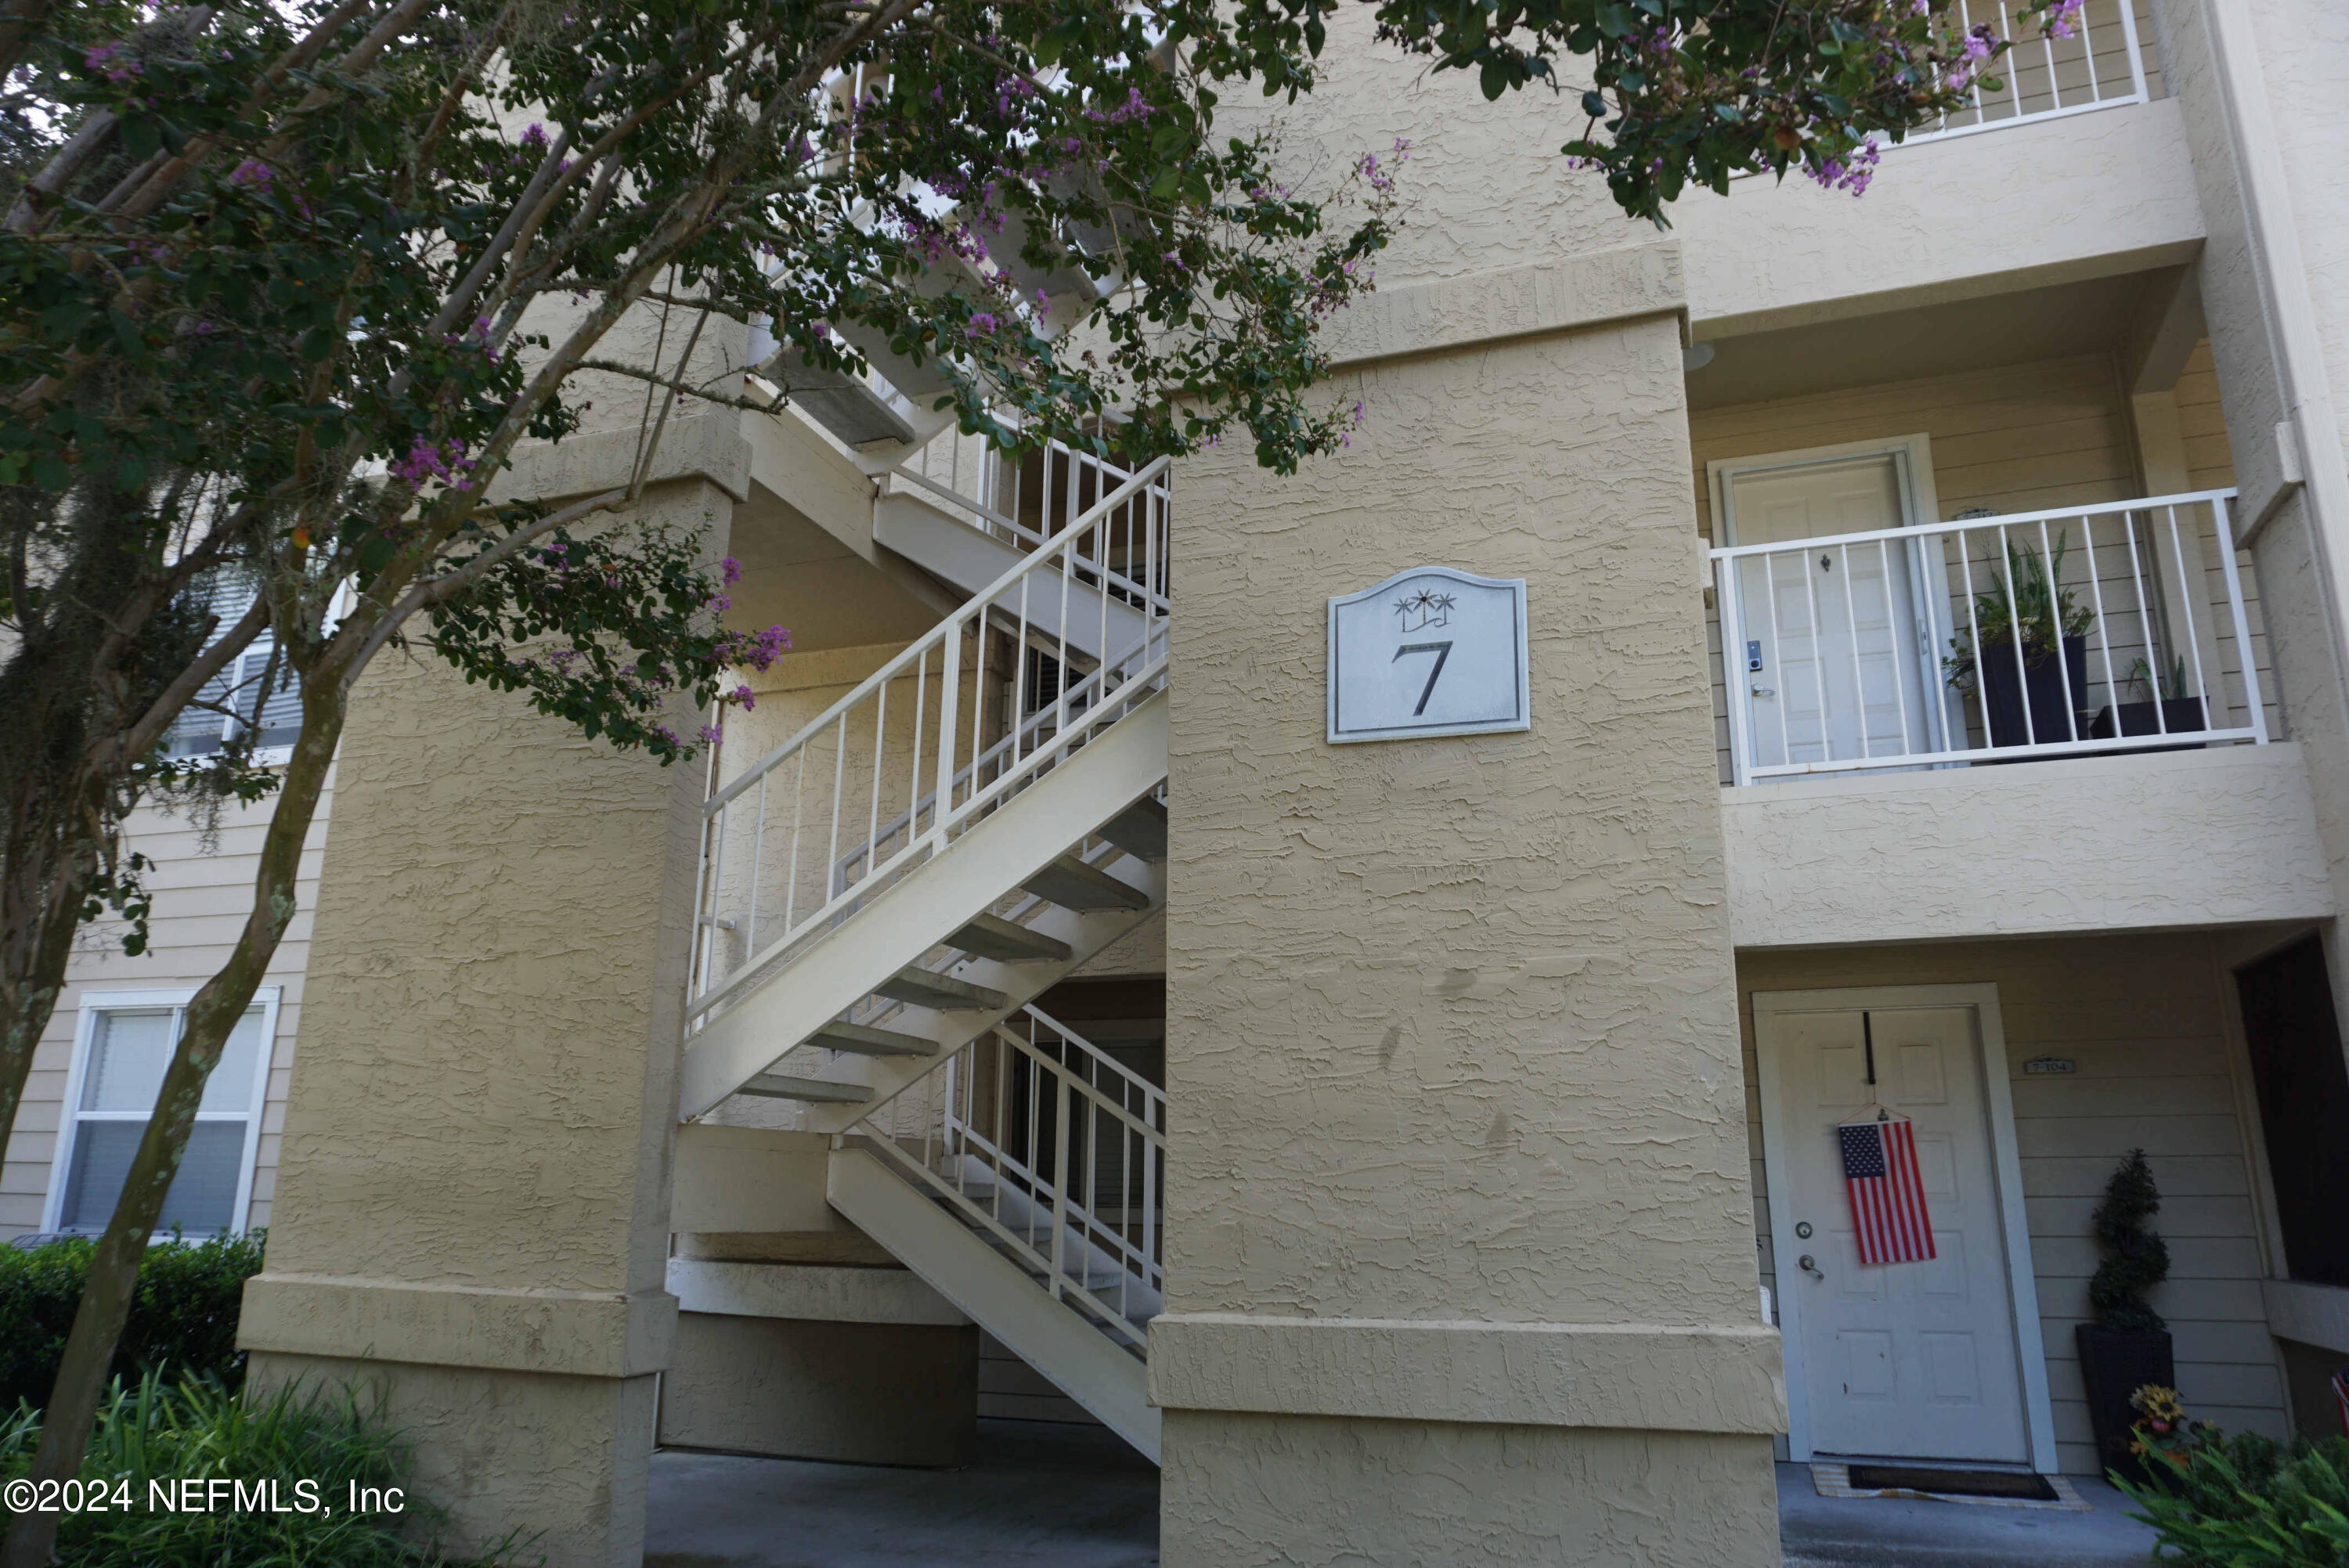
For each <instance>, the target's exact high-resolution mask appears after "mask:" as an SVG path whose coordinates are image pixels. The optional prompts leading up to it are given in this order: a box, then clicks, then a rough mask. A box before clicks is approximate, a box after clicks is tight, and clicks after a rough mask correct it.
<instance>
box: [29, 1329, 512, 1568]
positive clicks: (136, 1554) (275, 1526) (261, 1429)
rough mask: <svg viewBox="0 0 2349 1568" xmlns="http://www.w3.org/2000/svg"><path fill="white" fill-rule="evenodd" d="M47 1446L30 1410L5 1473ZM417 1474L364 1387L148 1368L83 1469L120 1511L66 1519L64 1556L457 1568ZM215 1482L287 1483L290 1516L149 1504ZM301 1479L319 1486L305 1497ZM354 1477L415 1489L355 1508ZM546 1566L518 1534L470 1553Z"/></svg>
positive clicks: (137, 1567)
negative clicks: (154, 1490) (159, 1491)
mask: <svg viewBox="0 0 2349 1568" xmlns="http://www.w3.org/2000/svg"><path fill="white" fill-rule="evenodd" d="M39 1443H40V1418H39V1417H38V1416H37V1415H36V1414H35V1413H34V1412H33V1411H32V1410H30V1409H27V1408H24V1407H21V1406H20V1407H18V1408H17V1411H16V1416H15V1417H14V1418H10V1419H0V1481H5V1480H13V1479H15V1478H16V1477H19V1476H22V1475H25V1474H26V1472H27V1470H29V1469H30V1467H31V1465H32V1460H33V1454H34V1450H35V1449H36V1448H37V1447H38V1446H39ZM408 1469H409V1452H408V1447H407V1445H406V1444H405V1443H404V1442H402V1441H401V1440H400V1438H399V1434H398V1432H396V1431H394V1430H392V1429H390V1428H389V1427H388V1426H387V1425H386V1424H385V1423H384V1420H383V1412H382V1409H381V1407H380V1404H379V1403H378V1402H377V1401H373V1400H370V1399H368V1398H365V1397H363V1396H362V1395H361V1394H359V1393H358V1392H357V1390H356V1389H355V1388H343V1389H340V1390H335V1391H318V1390H304V1391H300V1392H297V1391H296V1390H295V1388H294V1387H285V1388H281V1389H279V1390H278V1391H277V1393H276V1394H274V1396H272V1397H271V1398H267V1399H265V1400H260V1401H254V1399H253V1398H251V1397H250V1396H249V1395H248V1394H247V1393H244V1392H236V1393H232V1392H230V1391H229V1390H228V1389H226V1388H223V1387H221V1386H220V1384H219V1383H218V1382H217V1381H215V1380H213V1379H212V1378H210V1377H184V1378H181V1379H179V1380H177V1381H176V1382H172V1383H166V1382H165V1381H164V1380H163V1379H162V1378H161V1377H158V1376H156V1375H155V1374H153V1373H150V1374H149V1375H148V1376H146V1377H143V1378H141V1379H140V1381H139V1382H138V1383H137V1384H135V1385H133V1386H131V1387H125V1386H123V1385H122V1384H120V1383H117V1384H116V1385H115V1386H114V1388H113V1390H112V1392H111V1394H110V1395H109V1398H107V1401H106V1403H105V1405H104V1406H102V1407H101V1408H100V1409H99V1410H98V1425H97V1428H96V1429H95V1430H93V1431H92V1432H91V1434H90V1439H89V1450H88V1457H87V1458H86V1459H85V1460H83V1463H82V1477H83V1479H84V1480H85V1481H99V1482H102V1483H103V1484H104V1486H105V1487H106V1489H107V1491H108V1498H107V1501H108V1504H109V1506H108V1507H107V1508H105V1509H104V1510H96V1509H90V1508H85V1509H84V1510H83V1511H80V1512H77V1513H72V1514H68V1515H67V1518H66V1521H65V1523H64V1526H63V1528H62V1529H61V1531H60V1532H59V1534H58V1538H57V1548H58V1554H59V1557H60V1558H61V1560H62V1561H64V1562H66V1563H72V1564H74V1568H453V1565H452V1564H451V1563H450V1560H449V1559H447V1558H446V1557H444V1556H443V1555H442V1554H441V1553H440V1550H439V1549H438V1548H437V1547H436V1546H435V1545H434V1544H433V1538H434V1536H435V1535H436V1533H437V1532H438V1529H439V1527H440V1523H441V1516H440V1511H438V1510H437V1509H435V1508H434V1507H432V1505H431V1504H430V1503H429V1501H427V1500H425V1499H422V1498H419V1497H418V1496H416V1495H415V1493H414V1492H413V1491H409V1490H408V1489H407V1482H408ZM215 1479H218V1480H229V1481H244V1482H246V1483H248V1484H249V1485H250V1484H252V1483H256V1482H269V1481H274V1482H276V1483H277V1491H276V1492H275V1493H274V1495H273V1497H272V1499H271V1501H274V1502H275V1503H276V1504H277V1506H278V1511H270V1510H268V1509H267V1508H266V1507H265V1506H264V1507H262V1508H244V1509H239V1508H236V1507H223V1508H222V1509H221V1510H219V1511H209V1512H187V1513H182V1512H179V1511H173V1510H170V1509H164V1508H158V1507H154V1506H151V1503H152V1501H153V1499H152V1495H151V1494H150V1491H149V1490H148V1482H149V1481H150V1480H161V1481H167V1482H171V1483H180V1484H183V1483H186V1482H189V1481H197V1482H202V1481H208V1480H215ZM297 1480H302V1481H307V1482H309V1483H311V1490H310V1491H309V1492H308V1493H307V1494H305V1493H304V1492H302V1491H299V1490H297V1489H296V1487H295V1482H296V1481H297ZM354 1485H356V1486H358V1487H361V1488H365V1487H375V1488H379V1489H380V1488H390V1487H399V1488H401V1489H403V1493H404V1495H403V1496H402V1497H401V1498H400V1500H399V1508H398V1511H388V1510H379V1509H373V1508H367V1507H364V1506H363V1507H361V1508H360V1509H359V1510H357V1511H353V1510H352V1509H350V1508H349V1507H348V1506H347V1501H348V1500H349V1498H350V1496H351V1488H352V1487H353V1486H354ZM232 1501H233V1499H232ZM125 1505H127V1506H125ZM518 1533H519V1532H517V1534H518ZM541 1561H542V1559H540V1558H539V1557H538V1556H537V1554H536V1553H534V1552H533V1551H532V1550H531V1547H530V1543H529V1542H523V1541H519V1540H517V1539H516V1538H514V1537H509V1538H508V1539H507V1540H504V1541H501V1542H495V1543H493V1544H492V1546H491V1548H490V1549H489V1551H488V1552H487V1553H484V1554H483V1555H482V1556H481V1557H480V1558H478V1559H471V1560H469V1562H471V1563H474V1564H476V1565H477V1568H521V1564H523V1563H538V1562H541Z"/></svg>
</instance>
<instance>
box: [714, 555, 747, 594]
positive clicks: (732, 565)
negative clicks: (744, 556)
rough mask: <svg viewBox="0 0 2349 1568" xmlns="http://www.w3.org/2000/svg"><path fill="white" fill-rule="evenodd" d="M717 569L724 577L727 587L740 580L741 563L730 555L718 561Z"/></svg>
mask: <svg viewBox="0 0 2349 1568" xmlns="http://www.w3.org/2000/svg"><path fill="white" fill-rule="evenodd" d="M718 571H719V575H721V576H722V577H724V578H725V579H726V586H728V587H729V588H731V587H733V586H734V584H736V583H740V581H742V563H741V562H739V561H737V560H735V559H734V558H733V557H732V556H728V557H727V558H726V559H725V560H723V561H721V562H719V563H718Z"/></svg>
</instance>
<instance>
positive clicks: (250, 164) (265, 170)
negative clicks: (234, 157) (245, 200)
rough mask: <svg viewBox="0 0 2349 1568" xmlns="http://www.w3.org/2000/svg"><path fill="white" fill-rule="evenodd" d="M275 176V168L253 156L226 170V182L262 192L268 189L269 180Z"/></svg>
mask: <svg viewBox="0 0 2349 1568" xmlns="http://www.w3.org/2000/svg"><path fill="white" fill-rule="evenodd" d="M276 178H277V171H276V170H274V169H272V168H270V167H269V165H267V164H266V163H264V162H262V161H261V160H258V159H254V158H248V159H246V160H244V161H243V162H242V163H240V164H238V165H237V166H236V167H235V168H233V169H232V170H229V171H228V182H229V183H230V184H232V185H243V186H245V187H246V188H248V189H250V190H255V191H262V192H264V194H265V193H266V192H267V191H268V190H269V182H270V181H272V180H274V179H276Z"/></svg>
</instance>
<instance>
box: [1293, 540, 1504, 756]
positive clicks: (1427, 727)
mask: <svg viewBox="0 0 2349 1568" xmlns="http://www.w3.org/2000/svg"><path fill="white" fill-rule="evenodd" d="M1529 684H1530V683H1529V678H1528V665H1527V660H1526V584H1525V580H1524V579H1522V578H1494V577H1478V576H1475V575H1473V574H1472V573H1466V572H1460V571H1455V570H1454V569H1453V568H1452V567H1449V566H1423V567H1420V568H1418V569H1417V570H1415V571H1411V572H1402V573H1397V574H1396V575H1394V576H1392V577H1390V578H1388V579H1387V580H1386V581H1385V582H1383V583H1379V584H1378V585H1377V586H1376V587H1373V588H1365V589H1363V590H1362V591H1361V593H1349V594H1345V595H1342V596H1340V597H1339V598H1334V599H1332V600H1330V714H1329V717H1330V737H1329V738H1330V743H1331V744H1332V745H1343V744H1347V743H1350V742H1354V741H1363V740H1411V739H1423V738H1433V737H1436V736H1445V735H1483V734H1493V733H1506V732H1507V731H1512V730H1524V729H1530V728H1532V727H1533V720H1532V717H1531V714H1530V710H1529V707H1528V704H1527V691H1528V686H1529Z"/></svg>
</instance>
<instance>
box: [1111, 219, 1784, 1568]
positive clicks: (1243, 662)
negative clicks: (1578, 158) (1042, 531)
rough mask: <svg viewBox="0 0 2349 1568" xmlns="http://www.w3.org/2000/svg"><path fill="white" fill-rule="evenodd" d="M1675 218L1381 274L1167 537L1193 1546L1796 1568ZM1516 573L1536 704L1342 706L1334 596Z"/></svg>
mask: <svg viewBox="0 0 2349 1568" xmlns="http://www.w3.org/2000/svg"><path fill="white" fill-rule="evenodd" d="M1678 259H1679V253H1678V249H1677V247H1676V246H1674V245H1672V244H1671V243H1670V242H1664V243H1648V244H1642V245H1637V246H1633V247H1630V248H1628V249H1625V250H1620V251H1615V252H1610V253H1605V254H1600V255H1587V256H1582V257H1578V258H1575V259H1573V260H1572V261H1569V262H1568V263H1565V264H1563V265H1553V266H1547V267H1542V268H1535V269H1525V270H1520V271H1516V272H1513V273H1506V274H1486V275H1485V276H1482V277H1478V276H1470V277H1464V278H1459V279H1454V280H1451V281H1448V282H1444V283H1439V284H1426V285H1423V286H1421V287H1416V288H1408V289H1401V290H1394V291H1381V294H1379V295H1377V296H1375V297H1374V298H1373V299H1372V300H1371V301H1370V302H1368V304H1367V305H1366V306H1357V307H1356V310H1355V311H1354V312H1352V313H1350V315H1353V316H1359V317H1361V319H1359V320H1350V321H1349V322H1347V323H1344V324H1341V330H1342V331H1343V332H1344V334H1345V340H1344V341H1345V342H1346V344H1347V345H1348V347H1349V350H1350V353H1351V354H1352V355H1354V356H1358V364H1357V366H1356V367H1355V368H1351V369H1350V370H1349V371H1347V372H1346V373H1344V374H1341V375H1340V377H1339V378H1338V385H1337V386H1336V387H1333V388H1332V392H1333V393H1334V394H1335V395H1336V396H1339V397H1352V396H1354V395H1356V394H1357V393H1359V395H1360V397H1361V399H1362V402H1363V405H1364V407H1365V411H1366V418H1365V419H1364V422H1363V424H1362V427H1361V432H1360V433H1359V434H1357V435H1356V436H1355V437H1354V438H1353V442H1352V446H1351V448H1350V449H1349V450H1348V451H1346V452H1344V453H1342V454H1340V455H1339V456H1338V457H1336V458H1335V459H1330V460H1327V461H1323V462H1319V463H1316V464H1314V465H1313V466H1312V467H1311V468H1310V469H1309V472H1308V473H1307V474H1306V475H1305V476H1303V477H1301V478H1299V479H1296V480H1286V481H1282V480H1272V479H1270V478H1268V476H1266V475H1264V474H1263V473H1261V472H1259V471H1257V470H1256V469H1253V468H1252V467H1250V466H1248V465H1247V462H1246V460H1245V458H1244V457H1243V458H1239V459H1216V458H1211V459H1207V460H1205V461H1202V462H1200V463H1196V464H1194V465H1193V466H1192V468H1191V469H1188V470H1186V472H1185V475H1184V476H1183V479H1182V480H1181V486H1180V489H1179V491H1178V493H1179V495H1180V496H1181V498H1182V499H1181V501H1180V509H1181V510H1180V525H1179V527H1178V528H1177V529H1176V531H1175V533H1174V548H1175V552H1176V561H1175V564H1174V572H1175V573H1176V577H1177V580H1178V581H1179V582H1180V583H1182V600H1183V612H1182V614H1181V615H1180V616H1178V617H1177V618H1176V621H1175V623H1174V624H1175V632H1174V635H1175V638H1176V646H1175V649H1174V657H1175V667H1176V669H1177V671H1178V678H1177V680H1176V683H1175V686H1174V698H1173V700H1174V709H1173V717H1174V737H1173V741H1172V746H1171V754H1170V758H1169V762H1170V767H1169V783H1170V798H1171V800H1172V803H1173V827H1174V832H1173V843H1172V855H1171V859H1170V861H1169V876H1168V882H1169V885H1170V889H1171V896H1170V898H1169V901H1168V910H1167V937H1166V948H1167V1078H1168V1085H1167V1088H1168V1095H1169V1099H1170V1101H1171V1115H1170V1120H1171V1122H1172V1123H1173V1125H1174V1127H1175V1128H1176V1129H1177V1135H1176V1137H1175V1138H1174V1140H1173V1144H1172V1151H1171V1161H1170V1169H1169V1173H1168V1177H1167V1249H1166V1251H1167V1305H1168V1311H1167V1314H1166V1315H1164V1316H1163V1317H1161V1318H1159V1319H1158V1320H1157V1321H1156V1322H1155V1323H1154V1324H1153V1326H1152V1333H1151V1381H1152V1393H1153V1397H1154V1398H1155V1400H1156V1401H1157V1402H1158V1403H1159V1404H1160V1405H1162V1406H1163V1407H1164V1408H1165V1417H1164V1477H1165V1481H1164V1485H1165V1491H1164V1499H1165V1501H1164V1514H1163V1527H1162V1529H1163V1548H1162V1549H1163V1552H1164V1561H1165V1562H1166V1563H1167V1564H1168V1565H1169V1568H1210V1565H1212V1568H1244V1565H1248V1564H1257V1563H1266V1564H1270V1563H1299V1562H1311V1563H1325V1562H1340V1561H1342V1562H1346V1563H1364V1564H1383V1563H1396V1564H1401V1563H1432V1562H1443V1563H1640V1564H1643V1565H1646V1568H1673V1565H1679V1564H1686V1565H1689V1568H1698V1565H1702V1568H1737V1565H1746V1564H1752V1565H1761V1564H1772V1563H1776V1562H1777V1555H1778V1553H1777V1539H1778V1538H1777V1515H1776V1494H1775V1486H1774V1475H1773V1470H1772V1463H1771V1435H1772V1434H1773V1433H1774V1432H1777V1431H1780V1430H1783V1429H1784V1426H1785V1384H1784V1377H1783V1374H1782V1372H1781V1367H1780V1359H1779V1349H1778V1343H1777V1336H1776V1332H1775V1330H1774V1329H1772V1328H1770V1327H1768V1326H1765V1325H1764V1323H1763V1322H1762V1321H1761V1315H1760V1310H1759V1299H1758V1290H1757V1281H1756V1264H1755V1251H1754V1215H1753V1193H1752V1190H1751V1186H1750V1181H1749V1174H1748V1169H1749V1168H1748V1158H1749V1151H1748V1149H1747V1145H1746V1135H1745V1107H1744V1090H1743V1080H1742V1075H1741V1071H1740V1066H1739V1050H1738V1030H1737V1023H1736V1016H1735V985H1734V978H1733V963H1732V954H1731V944H1730V933H1729V924H1728V918H1727V913H1726V900H1725V890H1724V883H1723V861H1722V840H1721V799H1720V787H1719V784H1718V782H1717V779H1716V777H1715V773H1714V768H1715V762H1714V752H1713V733H1712V720H1711V701H1710V680H1709V676H1708V671H1707V666H1706V654H1705V635H1704V608H1703V602H1702V578H1701V575H1700V562H1701V557H1700V555H1699V552H1698V539H1697V534H1696V529H1695V519H1694V517H1693V514H1692V489H1691V481H1690V473H1691V459H1690V453H1689V446H1688V438H1687V421H1686V414H1685V409H1684V407H1683V401H1682V372H1681V360H1680V348H1681V344H1680V336H1679V331H1678V325H1677V320H1676V316H1675V314H1674V313H1675V307H1676V306H1677V304H1678V303H1679V299H1680V292H1679V290H1680V274H1679V267H1678ZM1423 565H1444V566H1453V567H1457V568H1460V569H1462V570H1464V571H1466V572H1469V573H1475V574H1478V575H1481V576H1485V577H1501V578H1512V577H1522V578H1525V579H1526V583H1527V606H1528V608H1527V614H1528V618H1529V624H1530V627H1531V670H1532V682H1531V691H1532V719H1533V728H1532V730H1531V732H1530V733H1526V734H1514V735H1487V736H1481V737H1467V738H1441V739H1430V740H1411V741H1400V742H1387V743H1380V744H1372V745H1353V746H1334V747H1333V746H1330V745H1329V744H1328V743H1327V742H1326V740H1325V739H1324V726H1325V719H1324V707H1323V702H1324V692H1325V686H1324V683H1325V680H1326V678H1327V673H1328V672H1327V670H1326V668H1325V660H1326V635H1325V629H1324V628H1325V619H1324V603H1325V601H1326V600H1327V599H1328V598H1329V597H1330V596H1331V595H1333V594H1344V593H1354V592H1357V591H1359V590H1361V589H1363V588H1366V587H1369V586H1371V585H1372V584H1374V583H1378V582H1380V581H1381V580H1382V579H1384V578H1386V577H1387V576H1389V575H1391V574H1392V573H1397V572H1400V571H1402V570H1405V569H1407V568H1412V567H1417V566H1423Z"/></svg>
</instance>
